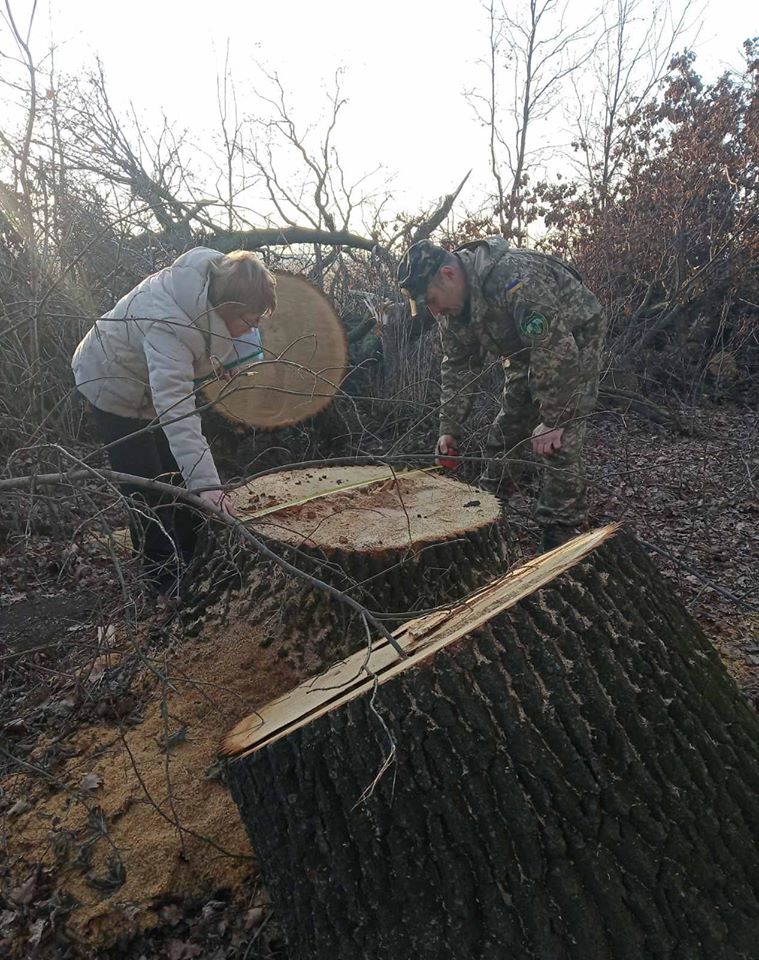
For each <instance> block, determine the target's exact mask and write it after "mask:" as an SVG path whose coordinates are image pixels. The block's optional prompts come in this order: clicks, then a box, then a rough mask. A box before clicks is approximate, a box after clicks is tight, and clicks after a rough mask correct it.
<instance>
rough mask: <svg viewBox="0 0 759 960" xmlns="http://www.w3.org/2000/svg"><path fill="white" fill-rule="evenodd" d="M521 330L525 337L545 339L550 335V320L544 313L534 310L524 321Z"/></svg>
mask: <svg viewBox="0 0 759 960" xmlns="http://www.w3.org/2000/svg"><path fill="white" fill-rule="evenodd" d="M519 328H520V330H521V331H522V333H523V334H524V336H525V337H544V336H545V335H546V333H548V320H546V318H545V317H544V316H543V314H542V313H536V312H535V311H534V310H533V311H532V313H530V314H528V315H527V316H526V317H525V318H524V319H523V320H522V322H521V323H520V324H519Z"/></svg>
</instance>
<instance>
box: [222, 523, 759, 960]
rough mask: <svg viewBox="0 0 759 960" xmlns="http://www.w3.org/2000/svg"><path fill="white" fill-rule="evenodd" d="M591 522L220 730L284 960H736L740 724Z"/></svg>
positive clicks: (749, 950)
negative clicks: (393, 643) (392, 638)
mask: <svg viewBox="0 0 759 960" xmlns="http://www.w3.org/2000/svg"><path fill="white" fill-rule="evenodd" d="M611 532H612V531H611V530H610V529H609V528H606V529H604V530H601V531H597V532H594V533H592V534H586V535H584V536H581V537H578V538H576V539H575V540H573V541H571V542H570V543H568V544H565V545H563V546H562V547H560V548H558V549H557V550H554V551H552V552H551V553H549V554H546V555H544V556H542V557H539V558H537V559H535V560H533V561H530V562H529V563H528V564H526V565H524V566H522V567H520V568H518V569H516V570H514V571H512V572H511V573H509V574H507V575H506V576H505V577H502V578H500V579H499V580H497V581H496V582H494V583H493V584H491V585H490V586H488V587H486V588H484V589H482V590H481V591H480V592H479V593H477V594H476V595H474V596H473V597H471V598H469V599H468V600H467V601H466V602H465V603H464V604H461V605H459V606H457V607H456V608H455V609H453V610H451V611H448V612H446V613H436V614H432V615H429V616H427V617H424V618H420V619H417V620H415V621H412V622H410V623H407V624H406V625H405V626H403V627H401V628H399V629H398V630H397V631H396V636H397V637H398V639H399V641H400V642H401V644H402V645H403V646H404V647H405V649H406V651H407V653H408V657H407V659H405V660H399V659H398V658H397V656H396V654H395V653H394V652H393V650H392V648H391V647H390V646H389V645H388V644H387V643H386V642H382V641H378V642H377V644H376V645H375V648H374V651H373V653H372V655H371V657H370V659H369V661H368V665H367V666H366V668H364V660H365V655H364V654H363V653H362V654H357V655H356V656H355V657H353V658H351V659H350V660H348V661H346V662H345V663H343V664H339V665H338V666H337V667H336V668H335V670H334V672H332V673H328V674H326V675H324V676H322V677H320V678H319V681H318V683H310V684H304V685H302V686H300V687H298V688H297V689H295V690H294V691H292V692H291V693H290V694H289V695H288V696H287V697H285V698H283V699H281V700H279V701H277V702H276V703H273V704H270V705H268V706H265V707H263V708H262V709H261V710H260V712H259V713H257V714H256V715H255V716H253V717H251V718H249V719H248V720H245V721H243V722H242V723H241V724H239V725H238V727H237V728H235V730H233V731H232V732H231V733H230V734H229V735H228V737H227V738H226V740H225V743H224V752H225V753H226V754H227V755H230V756H232V757H233V759H232V760H231V762H230V763H229V764H228V776H229V780H230V784H231V788H232V792H233V795H234V797H235V800H236V802H237V804H238V806H239V809H240V812H241V815H242V819H243V821H244V823H245V825H246V828H247V830H248V833H249V835H250V838H251V841H252V844H253V847H254V851H255V854H256V857H257V859H258V862H259V864H260V866H261V869H262V872H263V876H264V880H265V882H266V884H267V886H268V888H269V890H270V892H271V894H272V897H273V901H274V904H275V907H276V910H277V917H278V920H279V923H280V924H281V926H282V927H283V929H284V931H285V933H286V936H287V940H288V945H289V952H288V956H290V957H292V958H293V960H355V958H356V957H371V958H372V960H396V958H398V957H404V958H407V957H408V958H410V957H414V958H415V960H442V958H446V960H447V958H449V957H456V958H458V960H503V958H504V957H515V958H516V957H531V958H533V960H717V958H719V960H754V958H756V956H757V953H756V946H757V943H759V721H757V718H756V716H755V715H754V714H753V713H752V712H751V710H750V709H749V707H748V706H747V704H746V703H745V701H744V700H743V698H742V696H741V695H740V693H739V691H738V689H737V687H736V686H735V684H734V683H733V681H732V680H731V679H730V678H729V677H728V675H727V673H726V671H725V669H724V667H723V665H722V663H721V662H720V660H719V657H718V655H717V654H716V652H715V650H714V649H713V648H712V647H711V645H710V644H709V642H708V641H707V640H706V638H705V637H704V636H703V634H702V633H701V631H700V630H699V628H698V627H697V625H696V624H695V623H694V622H693V621H692V620H691V618H690V617H689V616H688V614H687V613H686V611H685V610H684V608H683V607H682V605H681V603H680V602H679V600H678V599H677V598H676V597H675V596H674V594H673V593H672V591H671V589H670V588H669V586H668V585H667V583H666V581H665V580H663V578H662V577H661V575H660V574H659V572H658V571H657V569H656V568H655V567H654V565H653V564H652V563H651V561H650V560H649V558H648V557H647V556H646V554H645V553H644V551H643V550H642V548H641V547H640V545H639V544H638V543H637V541H635V540H634V539H633V538H632V537H631V536H628V535H620V536H618V537H611V536H610V535H611Z"/></svg>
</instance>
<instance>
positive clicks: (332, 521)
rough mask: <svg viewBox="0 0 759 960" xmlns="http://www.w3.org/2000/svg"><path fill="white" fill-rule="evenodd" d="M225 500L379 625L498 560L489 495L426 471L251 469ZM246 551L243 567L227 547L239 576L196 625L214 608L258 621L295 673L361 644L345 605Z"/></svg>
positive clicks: (445, 598)
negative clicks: (379, 619)
mask: <svg viewBox="0 0 759 960" xmlns="http://www.w3.org/2000/svg"><path fill="white" fill-rule="evenodd" d="M233 498H234V502H235V507H236V508H237V510H238V513H239V514H240V516H241V518H242V519H244V520H246V523H247V525H248V527H249V528H250V530H251V531H252V532H253V533H254V534H255V535H256V536H257V537H260V538H261V539H262V540H265V541H266V542H267V543H268V545H269V546H270V547H271V549H272V550H274V551H275V552H276V553H278V554H279V555H281V556H283V557H284V558H285V559H286V560H288V561H290V562H291V563H292V564H293V565H295V566H297V567H298V568H299V569H302V570H304V571H305V572H306V573H308V574H310V575H311V576H313V577H317V578H318V579H320V580H322V581H326V582H328V583H329V584H330V585H331V586H333V587H336V588H337V589H338V590H341V591H343V592H345V593H348V594H349V595H350V596H352V597H353V598H354V599H356V600H357V601H359V602H360V603H361V604H363V605H364V606H365V607H367V608H369V609H370V610H372V611H377V612H380V613H381V614H383V615H386V616H389V617H390V620H389V621H388V622H389V623H390V624H391V625H394V624H397V623H400V622H402V621H403V620H404V619H408V618H409V617H412V616H415V615H417V614H418V613H419V612H420V611H422V610H427V609H430V608H433V607H437V606H440V605H441V604H446V605H448V604H451V603H455V602H456V601H458V600H460V599H461V598H462V597H464V596H466V595H467V594H468V593H470V592H471V591H473V590H475V589H477V588H479V587H481V586H482V585H483V584H485V583H488V582H489V581H490V580H492V579H493V577H495V576H497V575H498V574H499V573H500V572H503V571H504V570H505V567H506V551H505V545H504V541H503V537H502V530H501V524H500V504H499V502H498V500H497V499H496V498H495V497H493V496H492V495H491V494H488V493H484V492H483V491H481V490H473V489H472V488H470V487H467V486H465V485H464V484H462V483H458V482H457V481H455V480H450V479H448V478H447V477H443V476H439V475H438V474H436V473H434V472H432V471H428V470H412V471H409V472H407V473H394V472H393V471H391V470H390V469H389V468H388V467H387V466H377V467H374V466H349V467H329V468H321V469H299V470H289V471H286V472H279V473H274V474H270V475H268V476H264V477H260V478H257V479H255V480H253V481H252V482H251V483H249V484H247V485H246V486H244V487H240V488H239V489H238V490H236V491H234V493H233ZM246 552H247V551H246ZM248 556H249V558H250V561H255V562H250V563H248V565H247V566H243V565H242V564H241V562H240V559H241V558H240V557H239V556H238V558H237V559H236V563H237V564H238V569H239V586H237V587H236V588H235V590H234V591H233V592H232V593H231V594H229V595H225V596H224V597H223V598H222V600H218V601H214V602H215V606H214V607H213V608H212V609H211V610H210V612H209V613H208V614H207V615H205V623H206V624H208V623H212V622H213V620H212V618H213V616H214V615H215V612H216V610H217V609H218V610H219V611H220V614H219V616H220V619H221V618H222V617H223V618H225V620H226V621H227V622H228V620H229V618H234V619H235V620H239V621H245V620H247V621H248V622H249V623H250V624H251V625H252V624H253V623H254V622H256V623H258V624H263V632H264V641H263V642H264V643H265V645H266V646H267V647H271V648H273V649H272V653H273V654H274V655H277V656H284V657H287V658H289V659H290V661H291V663H292V665H293V666H294V667H295V668H296V669H298V670H301V671H302V672H303V674H304V675H308V674H311V673H316V672H318V671H319V670H322V669H324V668H325V667H329V666H331V665H332V664H333V663H334V662H335V660H338V659H341V658H342V657H345V656H347V655H348V654H349V653H351V652H353V650H355V649H356V648H357V647H359V646H364V645H365V644H366V641H367V635H366V627H365V626H364V624H363V621H362V618H361V617H360V616H359V615H357V614H356V613H355V612H354V611H352V610H350V609H349V608H348V607H346V606H345V605H343V604H341V603H340V602H339V601H338V600H337V599H336V598H334V597H330V596H328V595H327V594H326V593H325V592H324V591H323V590H320V589H318V588H316V587H314V586H312V585H311V584H308V583H306V582H304V581H303V580H300V579H298V578H296V577H293V576H291V575H290V574H287V573H285V572H284V571H282V570H281V568H279V567H277V566H276V565H275V564H273V563H271V562H261V561H259V560H258V559H257V558H256V554H255V553H254V552H248ZM222 579H223V578H222V575H221V573H220V572H219V570H218V569H213V568H211V569H209V572H208V574H207V575H205V576H204V578H203V583H207V584H208V585H209V586H208V590H211V589H216V587H215V586H214V585H215V584H218V583H220V582H221V581H222ZM200 592H202V591H201V590H199V591H198V593H200ZM219 625H220V626H223V622H222V623H220V624H219Z"/></svg>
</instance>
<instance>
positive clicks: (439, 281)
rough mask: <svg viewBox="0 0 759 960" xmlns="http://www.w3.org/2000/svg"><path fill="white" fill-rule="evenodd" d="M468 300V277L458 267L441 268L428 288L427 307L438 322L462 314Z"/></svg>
mask: <svg viewBox="0 0 759 960" xmlns="http://www.w3.org/2000/svg"><path fill="white" fill-rule="evenodd" d="M466 298H467V289H466V275H465V274H464V271H463V270H460V269H458V268H456V267H452V266H446V267H441V268H440V270H438V272H437V274H436V275H435V277H434V279H433V280H432V282H431V283H430V285H429V286H428V287H427V306H428V308H429V311H430V313H431V314H432V316H433V317H434V318H435V319H436V320H438V319H439V318H440V317H453V316H455V315H456V314H457V313H461V311H462V310H463V309H464V305H465V304H466Z"/></svg>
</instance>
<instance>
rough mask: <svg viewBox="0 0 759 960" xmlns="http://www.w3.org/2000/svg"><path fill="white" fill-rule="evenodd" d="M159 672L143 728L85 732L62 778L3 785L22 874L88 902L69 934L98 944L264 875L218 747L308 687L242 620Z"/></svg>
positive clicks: (9, 859) (18, 875) (15, 861)
mask: <svg viewBox="0 0 759 960" xmlns="http://www.w3.org/2000/svg"><path fill="white" fill-rule="evenodd" d="M153 666H154V669H155V671H156V672H163V671H165V678H166V679H165V681H163V680H161V679H160V678H157V677H156V676H155V673H154V674H153V681H154V682H153V695H152V697H151V700H150V702H149V704H148V706H147V707H146V709H145V712H144V721H143V722H142V723H140V724H139V725H137V726H135V727H131V728H128V727H122V728H121V729H119V728H118V727H116V726H114V725H111V724H108V725H106V724H103V725H102V726H99V727H98V726H88V727H86V728H83V729H80V730H79V731H78V732H77V733H76V734H75V735H74V736H73V737H72V738H71V739H70V740H68V741H67V743H66V747H67V749H68V750H70V751H71V752H72V754H73V755H72V756H71V757H70V759H68V760H67V761H66V762H65V764H64V765H63V766H62V767H61V768H59V769H58V770H57V771H56V781H57V782H51V781H49V780H48V781H46V780H44V779H42V778H41V777H40V776H38V775H35V774H33V773H31V774H17V775H14V776H13V777H10V778H8V779H7V780H6V781H5V782H4V783H3V784H2V788H3V790H5V791H6V793H7V795H9V796H10V797H11V798H12V799H14V800H16V808H17V809H18V811H19V812H18V813H16V814H15V815H14V816H13V818H12V819H11V820H10V821H9V825H10V829H8V830H7V837H6V850H5V854H6V863H7V865H8V867H9V869H10V871H11V875H12V877H13V878H14V879H15V881H16V882H17V883H21V884H23V883H24V881H25V880H26V879H27V878H30V877H31V876H33V874H34V873H35V871H36V870H37V869H38V865H39V864H42V866H43V867H44V868H45V869H46V870H50V871H52V883H53V885H54V886H55V887H56V888H57V889H58V890H59V891H60V892H61V893H62V894H69V895H72V896H73V897H74V898H75V899H76V901H77V904H78V905H77V906H76V907H75V909H74V910H73V912H72V913H71V915H70V917H69V918H68V924H67V928H68V932H69V933H70V934H71V935H72V936H74V937H75V938H77V939H78V940H81V941H85V942H86V943H87V944H88V945H90V946H96V945H107V944H110V943H113V942H114V941H115V940H116V939H118V938H119V937H121V936H124V935H129V934H131V933H133V932H136V931H137V930H142V929H148V928H150V927H152V926H154V925H155V924H156V922H157V919H158V913H157V911H158V909H159V908H160V906H161V905H162V904H164V903H166V902H177V901H180V900H181V899H182V898H184V897H186V898H193V899H194V898H203V897H211V896H212V895H213V893H214V891H219V890H230V889H231V890H234V889H235V888H237V887H239V885H240V884H242V883H243V882H244V881H245V879H246V878H247V877H249V876H250V875H251V873H252V872H255V866H254V863H253V861H252V852H251V849H250V846H249V844H248V841H247V838H246V836H245V833H244V830H243V827H242V824H241V822H240V819H239V815H238V813H237V809H236V807H235V806H234V804H233V802H232V800H231V798H230V796H229V793H228V791H227V789H226V787H225V785H224V784H223V782H222V781H221V779H220V774H221V768H220V766H219V765H218V763H217V752H218V746H219V741H220V739H221V737H222V736H223V734H224V733H225V732H226V731H227V730H228V729H229V727H230V726H231V725H232V724H234V723H235V722H236V721H238V720H239V719H240V718H241V717H242V716H245V715H246V714H247V713H249V712H250V711H251V710H255V709H256V708H257V707H259V706H261V705H262V704H263V703H266V702H267V701H269V700H271V699H273V698H275V697H277V696H279V695H281V694H282V693H283V692H285V691H286V690H287V689H289V688H290V687H292V686H293V685H294V684H295V683H296V682H297V680H298V679H299V678H298V677H297V676H295V675H294V674H293V673H292V671H291V670H290V669H289V668H288V667H287V666H286V665H285V664H283V663H282V662H281V661H276V660H275V659H274V658H272V657H271V656H270V655H269V654H267V653H266V651H265V650H262V649H261V647H260V645H259V642H258V637H257V635H256V633H255V630H254V629H253V628H251V626H250V624H249V623H242V622H238V623H237V624H235V625H230V627H228V628H227V629H226V630H225V631H223V632H220V633H218V634H217V635H215V636H211V637H210V638H209V637H208V636H206V637H204V638H203V639H198V640H195V641H193V642H191V643H185V644H182V645H180V646H179V647H178V648H177V649H175V650H174V652H173V653H172V654H171V655H170V657H168V658H167V662H166V663H165V665H163V664H159V663H158V662H156V661H154V663H153ZM164 691H165V696H164ZM30 762H31V763H33V762H34V756H32V757H31V758H30ZM27 806H30V809H26V807H27ZM178 825H179V826H178Z"/></svg>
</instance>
